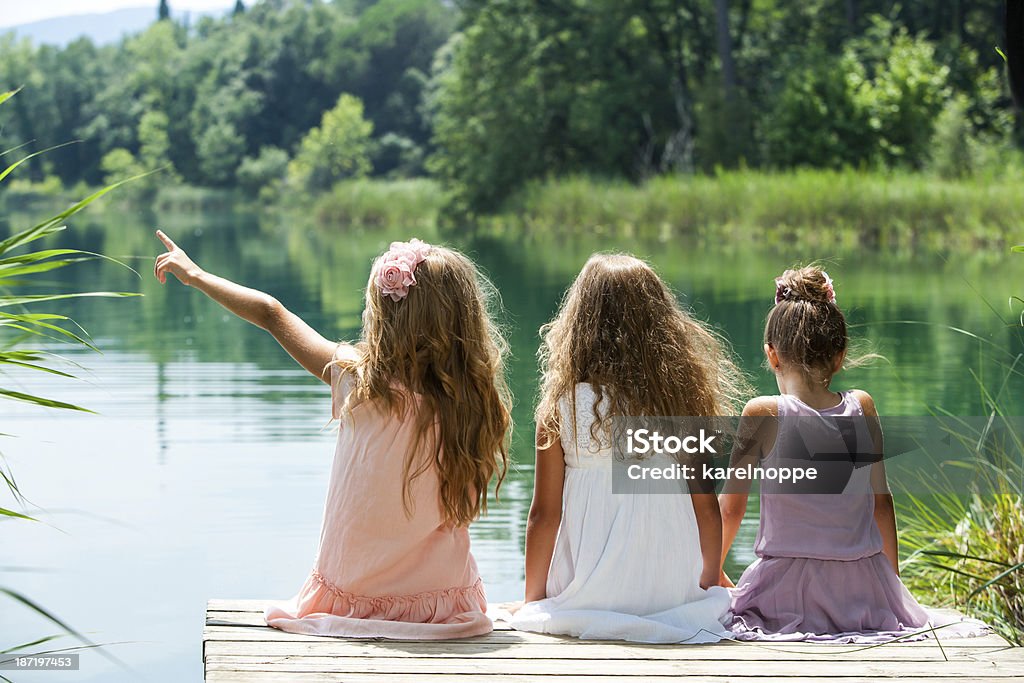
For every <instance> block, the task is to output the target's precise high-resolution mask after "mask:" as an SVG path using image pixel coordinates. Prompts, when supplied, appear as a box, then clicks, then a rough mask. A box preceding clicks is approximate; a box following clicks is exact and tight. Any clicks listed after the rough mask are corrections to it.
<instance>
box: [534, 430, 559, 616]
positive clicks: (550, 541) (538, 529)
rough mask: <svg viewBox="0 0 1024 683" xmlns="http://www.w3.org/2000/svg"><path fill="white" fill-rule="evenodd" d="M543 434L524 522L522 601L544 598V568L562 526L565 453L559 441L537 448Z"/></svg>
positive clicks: (540, 432)
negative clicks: (527, 512) (524, 575)
mask: <svg viewBox="0 0 1024 683" xmlns="http://www.w3.org/2000/svg"><path fill="white" fill-rule="evenodd" d="M546 438H547V435H546V434H545V433H543V432H542V431H541V429H540V428H538V430H537V459H536V464H535V467H534V475H533V476H534V482H533V503H531V504H530V516H529V518H528V519H527V522H526V595H525V598H526V601H527V602H533V601H534V600H543V599H544V598H546V597H547V582H548V569H549V568H550V566H551V556H552V555H553V554H554V552H555V539H556V537H557V536H558V526H559V524H561V523H562V486H563V484H564V483H565V454H564V452H563V451H562V442H561V440H559V439H557V438H555V440H554V441H553V442H552V443H551V444H549V445H547V447H546V448H541V446H542V445H545V444H544V441H545V439H546Z"/></svg>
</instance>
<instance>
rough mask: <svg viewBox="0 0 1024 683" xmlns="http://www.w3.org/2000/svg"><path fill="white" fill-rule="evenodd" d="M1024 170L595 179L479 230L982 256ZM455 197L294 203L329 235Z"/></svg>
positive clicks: (353, 197)
mask: <svg viewBox="0 0 1024 683" xmlns="http://www.w3.org/2000/svg"><path fill="white" fill-rule="evenodd" d="M1022 181H1024V172H1021V171H1017V170H1015V169H1012V168H1011V169H1007V172H1006V174H1005V175H1002V176H995V177H990V176H984V177H981V176H978V177H972V178H963V179H957V180H944V179H941V178H938V177H936V176H933V175H927V174H921V173H881V172H862V171H854V170H848V171H823V170H801V171H793V172H787V173H770V172H764V171H746V170H741V171H724V172H721V173H718V174H716V175H711V176H708V175H692V176H677V177H659V178H653V179H651V180H649V181H647V182H645V183H643V184H640V185H634V184H630V183H628V182H625V181H621V180H600V179H592V178H584V177H572V178H562V179H550V180H546V181H541V182H535V183H533V184H530V185H528V186H527V187H526V188H525V189H523V190H522V191H521V192H519V193H518V194H516V195H515V196H513V197H512V198H511V199H510V200H509V201H508V202H506V204H505V206H504V207H503V208H502V210H501V211H499V212H497V213H496V214H494V215H489V216H479V217H477V218H476V224H475V225H474V226H445V227H446V228H455V229H459V228H467V227H473V228H474V229H476V230H484V231H496V232H507V231H514V232H522V233H527V234H531V233H532V234H544V235H547V234H551V235H566V234H577V235H588V234H595V233H596V234H599V235H610V236H619V237H623V238H642V239H652V238H653V239H662V240H664V239H670V238H673V237H678V236H690V235H696V236H701V237H713V238H718V239H723V240H729V241H736V242H748V243H755V242H756V243H759V244H771V243H775V244H786V243H791V242H792V241H793V240H794V239H800V240H801V243H802V244H805V245H807V246H812V247H813V246H816V245H825V246H829V247H830V248H838V247H845V248H851V247H861V246H869V247H873V248H911V247H941V248H956V247H961V248H971V247H975V246H977V245H979V244H999V245H1003V244H1005V243H1006V239H1007V236H1008V235H1011V234H1013V231H1015V230H1017V229H1018V227H1019V226H1020V225H1021V224H1024V203H1022V202H1020V201H1019V188H1020V185H1021V183H1022ZM445 201H446V197H445V194H444V191H443V188H441V187H440V186H439V185H438V184H437V183H436V182H434V181H431V180H428V179H416V180H399V181H381V180H359V181H349V182H345V183H342V184H340V185H338V186H337V187H335V188H334V189H333V190H331V191H330V192H329V193H327V194H325V195H322V196H321V197H319V198H316V199H311V198H305V197H288V198H286V199H285V203H286V204H287V205H288V206H290V207H293V208H298V210H300V211H303V212H306V213H307V214H311V215H312V217H313V218H314V220H315V222H316V223H317V224H319V225H320V226H321V227H323V228H325V229H331V230H336V229H344V228H346V227H349V226H354V227H359V228H376V227H382V226H403V227H419V228H426V227H430V228H432V227H434V226H435V225H437V224H438V222H439V220H441V218H440V217H441V216H442V215H443V212H444V207H445Z"/></svg>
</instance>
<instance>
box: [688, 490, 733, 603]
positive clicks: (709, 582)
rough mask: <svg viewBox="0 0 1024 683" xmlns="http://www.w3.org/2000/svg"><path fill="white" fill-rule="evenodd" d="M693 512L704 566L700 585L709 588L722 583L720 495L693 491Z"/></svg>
mask: <svg viewBox="0 0 1024 683" xmlns="http://www.w3.org/2000/svg"><path fill="white" fill-rule="evenodd" d="M690 500H691V501H693V512H694V514H695V515H696V516H697V534H698V536H699V537H700V554H701V558H702V560H703V562H704V568H703V570H702V571H701V574H700V587H701V588H703V589H704V590H707V589H708V588H710V587H711V586H717V585H719V583H720V578H721V575H722V561H723V558H724V557H725V555H724V553H722V512H721V510H720V509H719V507H718V497H717V496H715V493H714V491H712V492H711V493H691V494H690Z"/></svg>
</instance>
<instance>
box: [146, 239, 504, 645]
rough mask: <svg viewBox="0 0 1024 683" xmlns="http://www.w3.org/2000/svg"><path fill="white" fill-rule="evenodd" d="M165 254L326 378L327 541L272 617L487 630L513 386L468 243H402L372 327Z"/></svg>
mask: <svg viewBox="0 0 1024 683" xmlns="http://www.w3.org/2000/svg"><path fill="white" fill-rule="evenodd" d="M157 235H158V236H159V238H160V239H161V240H162V241H163V243H164V245H165V246H166V247H167V250H168V251H167V253H165V254H161V255H160V256H159V257H158V258H157V261H156V267H155V274H156V276H157V278H159V280H160V281H161V282H164V281H165V280H166V276H167V274H168V273H170V274H172V275H174V276H176V277H177V278H178V279H179V280H180V281H181V282H182V283H183V284H186V285H190V286H192V287H195V288H196V289H199V290H200V291H202V292H203V293H205V294H207V295H208V296H210V297H211V298H212V299H214V300H215V301H217V302H218V303H220V304H221V305H223V306H224V307H225V308H227V309H228V310H229V311H231V312H232V313H234V314H236V315H238V316H240V317H242V318H244V319H245V320H248V321H249V322H251V323H253V324H255V325H258V326H259V327H262V328H263V329H265V330H267V331H268V332H270V333H271V334H272V335H273V336H274V337H275V338H276V339H277V340H278V342H280V344H281V345H282V346H283V347H284V348H285V350H286V351H288V353H290V354H291V355H292V357H294V358H295V360H296V361H298V362H299V363H300V364H301V365H302V366H303V367H304V368H306V369H307V370H308V371H309V372H311V373H312V374H314V375H315V376H317V377H318V378H320V379H321V380H323V381H324V382H327V383H329V384H330V386H331V398H332V414H333V417H334V418H335V419H337V420H339V421H340V430H339V433H338V442H337V448H336V450H335V456H334V465H333V468H332V472H331V481H330V486H329V489H328V494H327V503H326V506H325V509H324V521H323V528H322V531H321V536H320V549H319V552H318V554H317V558H316V561H315V563H314V566H313V570H312V572H311V573H310V575H309V577H308V579H307V580H306V582H305V584H304V585H303V586H302V588H301V590H300V591H299V593H298V595H297V596H296V597H295V598H293V599H292V600H290V601H287V602H283V603H278V604H275V605H273V606H271V607H269V608H268V609H267V610H266V614H265V616H266V621H267V623H268V624H269V625H270V626H273V627H276V628H279V629H281V630H284V631H292V632H295V633H308V634H315V635H329V636H349V637H361V638H369V637H374V638H376V637H383V638H397V639H415V640H421V639H445V638H463V637H468V636H477V635H481V634H484V633H487V632H489V631H490V630H491V621H490V620H489V619H488V618H487V616H486V615H485V612H486V610H487V599H486V597H485V595H484V587H483V584H482V582H481V580H480V576H479V574H478V573H477V567H476V562H475V561H474V559H473V555H472V554H471V553H470V547H469V530H468V525H469V523H470V522H471V521H472V520H473V519H475V518H476V517H477V516H478V515H479V514H480V513H481V512H483V511H484V510H485V509H486V505H487V489H488V485H489V484H490V481H491V479H492V478H493V477H494V476H495V475H496V476H497V479H498V484H500V483H501V479H502V478H503V477H504V474H505V471H506V469H507V461H508V439H507V434H508V430H509V427H510V413H509V406H510V398H509V392H508V389H507V387H506V384H505V380H504V355H505V348H506V347H505V342H504V340H503V338H502V337H501V335H500V333H499V332H498V329H497V327H496V326H495V324H494V323H493V321H492V320H491V317H490V315H489V313H488V300H489V296H490V292H491V291H492V287H491V285H490V284H489V283H488V282H487V281H486V279H485V278H484V277H483V276H482V275H481V274H480V272H479V271H478V269H477V268H476V267H475V266H474V264H473V263H472V262H471V261H470V260H469V259H467V258H466V257H465V256H463V255H462V254H460V253H458V252H456V251H453V250H450V249H446V248H444V247H437V246H430V245H427V244H425V243H423V242H420V241H419V240H415V239H414V240H412V241H411V242H394V243H392V244H391V248H390V249H389V250H388V251H387V252H386V253H385V254H384V255H382V256H380V257H379V258H378V259H377V260H376V261H375V262H374V263H373V267H372V269H371V273H370V280H369V283H368V284H367V287H366V308H365V310H364V313H363V329H362V339H361V341H360V342H358V343H357V344H336V343H334V342H331V341H328V340H327V339H325V338H323V337H321V336H320V335H319V334H317V333H316V332H315V331H314V330H313V329H311V328H310V327H309V326H308V325H306V324H305V323H304V322H303V321H302V320H300V319H299V318H298V317H297V316H295V315H294V314H292V313H291V312H289V311H287V310H286V309H285V308H284V307H283V306H281V304H280V303H278V302H277V301H276V300H274V299H273V298H272V297H270V296H269V295H267V294H264V293H262V292H258V291H256V290H252V289H248V288H245V287H242V286H240V285H237V284H234V283H232V282H228V281H227V280H224V279H223V278H219V277H217V276H214V275H211V274H209V273H206V272H204V271H203V270H202V269H200V268H199V267H198V266H196V265H195V263H193V262H192V261H191V260H190V259H189V258H188V256H187V255H186V254H185V253H184V252H183V251H182V250H181V249H180V248H178V247H177V246H176V245H175V244H174V243H173V242H172V241H171V240H170V239H169V238H168V237H167V236H166V235H164V234H163V233H161V232H158V233H157Z"/></svg>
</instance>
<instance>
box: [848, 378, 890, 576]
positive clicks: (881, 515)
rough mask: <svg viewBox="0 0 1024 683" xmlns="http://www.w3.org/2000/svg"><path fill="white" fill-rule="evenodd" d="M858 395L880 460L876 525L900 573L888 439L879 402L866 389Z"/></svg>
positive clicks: (874, 481) (874, 474) (875, 471)
mask: <svg viewBox="0 0 1024 683" xmlns="http://www.w3.org/2000/svg"><path fill="white" fill-rule="evenodd" d="M854 395H855V396H856V397H857V400H858V401H860V405H861V408H863V410H864V417H865V418H866V419H867V423H868V431H869V432H870V433H871V440H872V442H873V444H872V445H873V446H874V453H873V455H874V456H875V457H876V458H877V460H876V461H875V462H874V463H873V464H872V465H871V490H872V492H873V493H874V496H875V524H876V525H877V526H878V532H879V533H880V534H881V535H882V554H884V555H885V557H886V559H888V560H889V563H890V564H891V565H892V568H893V569H894V570H895V571H896V575H897V576H899V573H900V541H899V534H898V533H897V531H896V507H895V506H894V505H893V502H892V492H890V491H889V481H888V478H887V477H886V476H885V463H884V462H883V461H884V457H883V455H884V453H885V447H884V440H883V437H882V426H881V423H880V421H879V419H878V409H877V408H876V407H875V401H874V399H872V398H871V396H870V395H869V394H868V393H867V392H866V391H859V390H858V391H855V392H854Z"/></svg>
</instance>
